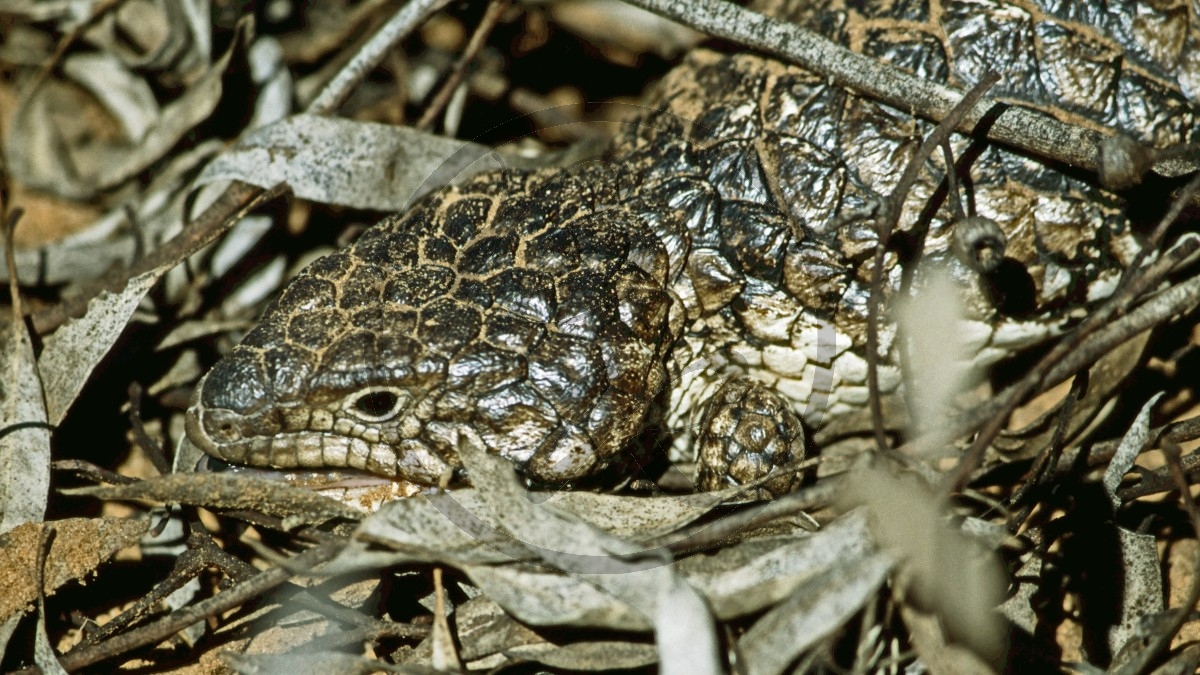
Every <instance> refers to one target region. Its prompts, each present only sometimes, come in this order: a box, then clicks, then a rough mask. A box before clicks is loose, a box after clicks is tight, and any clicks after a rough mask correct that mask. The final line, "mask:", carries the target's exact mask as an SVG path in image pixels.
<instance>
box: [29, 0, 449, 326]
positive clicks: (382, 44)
mask: <svg viewBox="0 0 1200 675" xmlns="http://www.w3.org/2000/svg"><path fill="white" fill-rule="evenodd" d="M447 1H448V0H411V1H410V2H409V3H408V4H406V5H404V7H402V8H400V10H399V11H397V12H396V14H394V15H393V16H392V18H391V19H389V20H388V21H387V23H385V24H384V25H383V26H380V28H379V30H378V31H376V33H375V35H373V36H371V39H370V40H368V41H367V43H366V44H365V45H363V48H362V49H361V50H360V51H359V52H358V54H356V55H355V57H354V58H353V59H351V60H350V61H349V62H348V63H347V64H346V65H345V66H344V67H343V68H342V69H341V70H340V71H338V73H337V74H336V75H334V77H333V79H332V80H331V81H330V82H329V84H327V85H326V86H325V88H324V89H323V90H322V91H321V94H320V95H319V96H317V98H316V100H314V101H313V102H312V103H311V104H310V105H309V106H308V109H307V111H306V112H308V113H310V114H315V115H327V114H330V113H332V112H333V111H334V110H335V109H336V108H337V106H339V105H341V103H342V102H343V101H345V100H346V98H347V97H348V96H349V95H350V92H351V91H352V90H353V89H354V87H356V86H357V85H358V84H359V83H360V82H361V81H362V79H363V78H364V77H365V76H366V75H367V73H369V72H370V71H371V70H372V69H373V68H374V67H375V66H376V65H378V64H379V62H380V61H382V60H383V58H384V57H385V56H386V55H387V54H388V52H389V51H390V50H391V49H392V47H393V46H394V45H395V44H396V43H398V42H399V41H400V40H401V39H403V38H404V37H406V36H407V35H408V34H409V33H411V32H412V31H413V29H414V28H416V26H418V25H420V23H421V22H422V21H424V20H425V18H426V17H427V16H429V15H430V14H432V13H433V12H435V11H437V10H438V9H440V8H441V7H442V6H443V5H445V4H446V2H447ZM285 190H286V187H285V186H283V185H277V186H275V187H273V188H271V189H270V190H265V191H264V190H263V189H262V188H259V187H256V186H253V185H248V184H246V183H243V182H241V181H234V182H233V184H232V185H230V186H229V187H228V188H226V189H225V191H224V192H223V193H221V196H220V197H218V198H217V200H216V201H214V202H213V203H212V204H211V205H210V206H209V207H208V208H207V209H205V210H204V213H202V214H200V216H199V217H198V218H196V219H195V220H194V221H192V222H190V223H188V224H187V225H186V226H185V227H184V228H183V230H182V231H181V232H180V233H179V234H177V235H175V237H173V238H172V239H171V240H170V241H168V242H166V243H165V244H163V245H162V246H160V247H159V248H157V249H155V250H154V251H153V252H151V253H150V254H149V255H147V256H146V257H144V258H140V259H138V260H136V261H134V262H133V264H131V265H130V266H129V267H128V268H126V269H125V270H123V271H119V272H117V273H116V274H113V275H109V276H107V277H105V278H104V279H102V280H100V284H99V287H98V288H96V289H95V292H93V293H82V294H80V296H78V297H76V298H74V299H73V300H67V301H64V302H60V303H59V304H57V305H55V306H53V307H51V308H49V309H47V310H44V311H42V312H38V313H36V314H34V315H33V323H34V327H35V328H36V329H37V330H38V332H41V333H45V332H49V331H51V330H53V329H55V328H57V327H58V326H60V325H62V324H63V323H64V322H65V321H67V319H69V318H70V317H72V316H78V315H80V314H82V313H83V311H84V310H85V309H86V308H87V303H88V301H89V300H90V299H91V297H94V296H95V295H98V294H99V293H100V292H101V291H102V290H108V291H110V292H119V291H120V290H121V289H122V288H124V287H125V285H126V284H127V283H129V280H130V279H132V278H134V277H136V276H138V275H140V274H143V273H145V272H148V271H150V270H152V269H156V268H158V267H160V266H162V265H166V264H168V263H172V262H173V263H175V264H178V263H179V262H181V261H183V260H185V259H186V258H187V257H188V256H190V255H192V254H193V253H195V252H196V251H199V250H200V249H201V248H203V247H204V246H206V245H208V244H210V243H212V242H213V241H214V240H215V239H216V238H217V237H219V236H221V235H222V234H224V233H225V232H226V231H227V230H228V229H229V228H230V227H232V226H233V224H234V223H235V222H237V220H238V219H240V217H241V216H242V215H244V214H245V213H246V212H248V211H250V210H251V209H253V208H255V207H257V206H258V205H259V204H262V203H264V202H267V201H270V200H271V199H274V198H275V197H277V196H279V195H282V194H283V193H284V191H285Z"/></svg>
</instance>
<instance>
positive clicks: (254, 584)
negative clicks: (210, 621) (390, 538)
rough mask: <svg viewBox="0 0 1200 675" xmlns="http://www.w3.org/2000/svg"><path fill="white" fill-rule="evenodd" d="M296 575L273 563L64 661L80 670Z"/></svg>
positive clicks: (317, 558)
mask: <svg viewBox="0 0 1200 675" xmlns="http://www.w3.org/2000/svg"><path fill="white" fill-rule="evenodd" d="M343 546H344V542H341V541H332V542H328V543H325V544H321V545H319V546H315V547H313V548H311V549H309V550H307V551H305V552H304V553H301V554H299V555H297V556H295V557H294V558H292V559H291V565H290V566H289V567H291V568H296V567H299V568H305V569H311V568H313V567H315V566H316V565H319V564H321V563H323V562H326V561H328V560H330V559H332V558H333V556H335V555H337V554H338V552H339V551H341V549H342V547H343ZM293 576H295V573H294V572H292V570H291V569H289V568H288V567H283V566H276V567H272V568H270V569H267V570H265V571H263V572H262V573H260V574H258V575H256V576H254V577H252V578H250V579H247V580H246V581H244V582H242V583H240V584H238V585H236V586H234V587H233V588H231V589H229V590H227V591H223V592H221V593H219V594H217V595H215V596H213V597H211V598H208V599H207V600H201V601H200V602H197V603H196V604H194V605H190V606H188V607H185V608H183V609H180V610H178V611H176V612H173V613H171V614H170V615H169V616H167V617H166V618H164V619H162V620H160V621H156V622H154V623H152V624H150V625H147V626H143V627H141V628H136V629H134V630H132V631H130V632H128V633H125V634H124V635H118V636H116V637H114V638H112V639H111V640H108V641H107V642H105V643H103V644H98V645H94V646H93V645H81V646H79V647H76V648H75V649H72V650H71V651H69V652H67V653H66V654H64V655H63V656H62V658H61V659H60V661H61V662H62V665H63V668H66V669H67V670H78V669H80V668H84V667H86V666H90V665H93V664H95V663H99V662H101V661H104V660H106V659H109V658H112V657H114V656H117V655H120V654H124V653H125V652H128V651H130V650H131V649H136V648H138V647H144V646H146V645H152V644H157V643H158V642H161V641H163V640H165V639H167V638H169V637H171V636H172V635H174V634H175V633H177V632H179V631H181V630H183V629H185V628H187V627H188V626H191V625H192V624H194V623H197V622H200V621H203V620H205V619H207V618H209V617H212V616H216V615H218V614H220V613H221V612H225V611H228V610H230V609H233V608H235V607H239V606H241V605H242V604H244V603H246V602H247V601H249V600H250V599H252V598H254V597H256V596H259V595H262V594H263V593H266V592H267V591H269V590H271V589H272V588H275V587H277V586H279V585H280V584H283V583H284V582H286V581H287V580H288V579H290V578H292V577H293Z"/></svg>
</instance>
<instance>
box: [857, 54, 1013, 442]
mask: <svg viewBox="0 0 1200 675" xmlns="http://www.w3.org/2000/svg"><path fill="white" fill-rule="evenodd" d="M999 80H1000V76H999V75H997V74H995V73H992V72H988V73H985V74H984V76H983V78H981V79H980V81H979V84H977V85H975V86H974V87H972V88H971V91H969V92H967V95H966V96H963V98H962V100H961V101H959V102H958V105H956V106H954V108H953V109H952V110H951V111H950V113H949V114H947V115H946V118H945V119H943V120H942V121H941V122H940V123H939V124H938V125H937V127H935V128H934V130H933V131H931V132H930V133H929V135H928V136H926V137H925V140H924V141H922V142H921V145H920V147H918V148H917V151H916V152H915V153H913V156H912V159H910V160H909V162H908V165H907V166H905V167H904V173H903V174H901V175H900V180H899V182H897V183H896V187H895V188H894V189H893V190H892V194H890V195H888V198H887V199H886V200H885V201H884V204H885V209H886V212H885V213H884V214H883V215H882V220H881V221H880V222H879V225H878V228H877V235H878V237H879V240H878V241H877V242H876V244H875V259H874V261H873V263H874V264H873V266H872V268H871V304H870V306H869V307H868V308H867V391H868V392H869V396H868V400H869V401H870V405H871V428H872V429H873V430H874V432H875V445H876V447H878V448H879V450H880V451H883V450H886V449H887V448H888V442H887V433H886V430H885V429H884V422H883V394H882V392H881V391H880V389H879V311H880V310H879V308H880V306H881V305H882V304H883V260H884V257H885V255H886V253H887V247H888V241H889V240H890V239H891V236H892V232H893V231H894V230H895V229H896V226H897V225H898V224H899V222H900V214H901V209H902V208H903V204H904V199H905V197H907V196H908V192H909V190H911V189H912V186H913V183H915V182H916V180H917V176H918V175H919V174H920V173H921V167H922V166H923V165H924V164H925V160H926V158H928V157H929V156H930V155H932V154H933V151H934V150H936V149H937V148H938V146H940V145H942V144H943V143H946V142H948V141H949V139H950V134H952V133H954V129H955V127H957V126H958V125H959V123H960V122H961V121H962V118H963V115H965V114H966V113H967V111H968V110H971V109H972V108H974V107H975V106H976V104H977V102H978V101H979V100H980V99H981V98H983V95H984V94H986V93H987V90H988V89H991V88H992V85H994V84H996V82H998V81H999ZM949 168H950V170H951V171H953V170H954V166H953V164H951V165H950V167H949Z"/></svg>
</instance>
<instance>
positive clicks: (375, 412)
mask: <svg viewBox="0 0 1200 675" xmlns="http://www.w3.org/2000/svg"><path fill="white" fill-rule="evenodd" d="M407 400H408V394H406V393H404V392H403V391H401V390H399V389H395V388H392V387H375V388H372V389H368V390H366V391H363V392H357V393H355V394H353V395H351V396H350V397H348V398H347V399H346V403H345V406H344V407H345V409H346V411H347V412H349V413H350V414H352V415H354V416H355V417H357V418H359V419H361V420H362V421H364V422H383V421H385V420H389V419H391V418H393V417H395V416H396V415H397V413H399V412H400V410H401V408H403V407H404V404H405V403H406V402H407Z"/></svg>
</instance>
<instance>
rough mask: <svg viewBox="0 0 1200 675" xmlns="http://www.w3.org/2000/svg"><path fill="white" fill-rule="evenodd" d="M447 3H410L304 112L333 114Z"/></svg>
mask: <svg viewBox="0 0 1200 675" xmlns="http://www.w3.org/2000/svg"><path fill="white" fill-rule="evenodd" d="M448 2H449V0H410V2H408V3H407V4H405V5H404V6H403V7H401V8H400V10H399V11H397V12H396V13H395V14H394V15H392V18H391V19H388V21H387V23H385V24H383V25H382V26H380V27H379V30H377V31H375V34H374V35H372V36H371V39H370V40H367V43H366V44H364V45H363V46H362V49H360V50H359V52H358V53H357V54H355V55H354V58H352V59H350V61H349V62H348V63H346V65H345V66H342V69H341V70H339V71H338V73H337V74H336V75H334V76H333V79H331V80H330V81H329V83H328V84H326V85H325V88H324V89H323V90H322V91H321V93H320V94H318V95H317V97H316V98H315V99H313V102H312V103H311V104H309V106H308V110H306V111H305V112H307V113H309V114H312V115H328V114H330V113H332V112H333V111H335V110H336V109H337V108H338V106H340V105H341V104H342V103H344V102H345V100H346V99H347V98H349V96H350V92H352V91H354V88H355V87H357V86H358V85H359V83H361V82H362V81H363V78H365V77H366V76H367V73H370V72H371V71H372V70H374V69H375V66H378V65H379V64H380V62H382V61H383V59H384V57H385V56H387V54H388V52H390V51H391V50H392V48H393V47H394V46H396V45H397V44H399V43H400V41H401V40H403V39H404V38H405V37H407V36H408V34H409V33H411V32H412V31H413V30H414V29H416V27H417V26H419V25H421V24H422V23H423V22H424V21H425V19H426V18H427V17H428V16H429V15H431V14H433V13H434V12H436V11H438V10H439V9H441V8H442V7H444V6H445V5H446V4H447V3H448Z"/></svg>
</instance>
